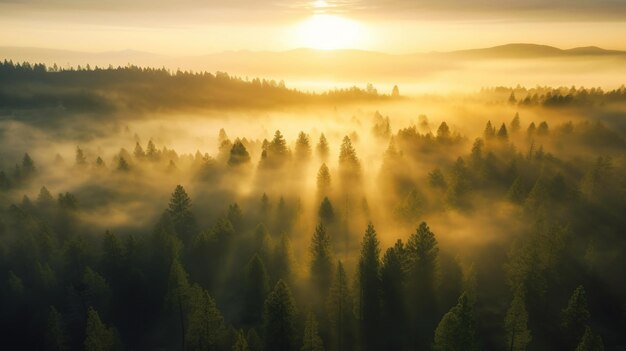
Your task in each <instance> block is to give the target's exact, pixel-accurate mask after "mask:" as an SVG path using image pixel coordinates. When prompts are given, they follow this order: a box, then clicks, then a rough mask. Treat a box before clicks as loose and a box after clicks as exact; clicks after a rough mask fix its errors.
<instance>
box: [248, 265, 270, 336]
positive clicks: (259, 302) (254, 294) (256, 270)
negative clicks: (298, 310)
mask: <svg viewBox="0 0 626 351" xmlns="http://www.w3.org/2000/svg"><path fill="white" fill-rule="evenodd" d="M269 289H270V288H269V278H268V276H267V271H266V269H265V265H264V264H263V261H262V260H261V258H260V257H259V255H257V254H255V255H254V256H253V257H252V259H251V260H250V262H249V263H248V267H247V271H246V280H245V292H244V303H243V313H244V316H243V318H242V320H243V322H244V323H245V324H246V325H248V326H252V327H255V326H258V325H259V324H261V322H262V321H263V304H264V303H265V299H266V298H267V295H268V294H269Z"/></svg>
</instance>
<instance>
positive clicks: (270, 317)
mask: <svg viewBox="0 0 626 351" xmlns="http://www.w3.org/2000/svg"><path fill="white" fill-rule="evenodd" d="M296 317H297V310H296V306H295V302H294V300H293V297H292V295H291V290H290V289H289V287H288V286H287V284H286V283H285V282H284V281H282V280H279V281H278V283H276V286H275V287H274V290H273V291H272V293H271V294H270V295H269V296H268V297H267V300H265V349H266V350H275V351H294V350H296V349H297V340H298V337H297V330H296Z"/></svg>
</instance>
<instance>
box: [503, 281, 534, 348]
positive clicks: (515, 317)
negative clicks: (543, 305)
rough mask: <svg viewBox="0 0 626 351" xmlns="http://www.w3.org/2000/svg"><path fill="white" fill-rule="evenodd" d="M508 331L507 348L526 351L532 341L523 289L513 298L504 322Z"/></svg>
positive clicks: (519, 289) (518, 290)
mask: <svg viewBox="0 0 626 351" xmlns="http://www.w3.org/2000/svg"><path fill="white" fill-rule="evenodd" d="M504 329H505V331H506V340H507V343H508V345H507V348H508V349H509V350H510V351H523V350H526V348H527V346H528V344H529V343H530V341H531V340H532V336H531V332H530V330H528V312H527V311H526V298H525V293H524V291H523V290H522V288H518V289H517V291H516V292H515V294H514V296H513V301H512V302H511V306H510V307H509V310H508V311H507V314H506V318H505V320H504Z"/></svg>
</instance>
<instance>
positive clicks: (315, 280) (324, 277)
mask: <svg viewBox="0 0 626 351" xmlns="http://www.w3.org/2000/svg"><path fill="white" fill-rule="evenodd" d="M330 242H331V241H330V235H329V234H328V232H327V231H326V227H325V226H324V225H323V224H322V223H320V224H318V225H317V227H316V228H315V233H313V238H312V239H311V285H312V287H313V288H314V289H315V292H316V293H315V296H317V297H318V298H317V301H316V303H317V305H318V306H319V305H320V304H321V303H322V302H324V301H326V297H327V296H328V290H329V289H330V283H331V281H332V275H333V254H332V249H331V245H330Z"/></svg>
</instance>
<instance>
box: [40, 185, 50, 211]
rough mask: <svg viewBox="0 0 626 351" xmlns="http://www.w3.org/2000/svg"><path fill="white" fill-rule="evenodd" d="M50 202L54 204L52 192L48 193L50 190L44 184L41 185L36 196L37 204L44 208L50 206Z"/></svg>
mask: <svg viewBox="0 0 626 351" xmlns="http://www.w3.org/2000/svg"><path fill="white" fill-rule="evenodd" d="M52 204H54V198H53V197H52V194H50V191H48V188H46V187H45V186H43V187H41V190H39V195H38V196H37V206H39V207H41V208H44V207H48V206H51V205H52Z"/></svg>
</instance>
